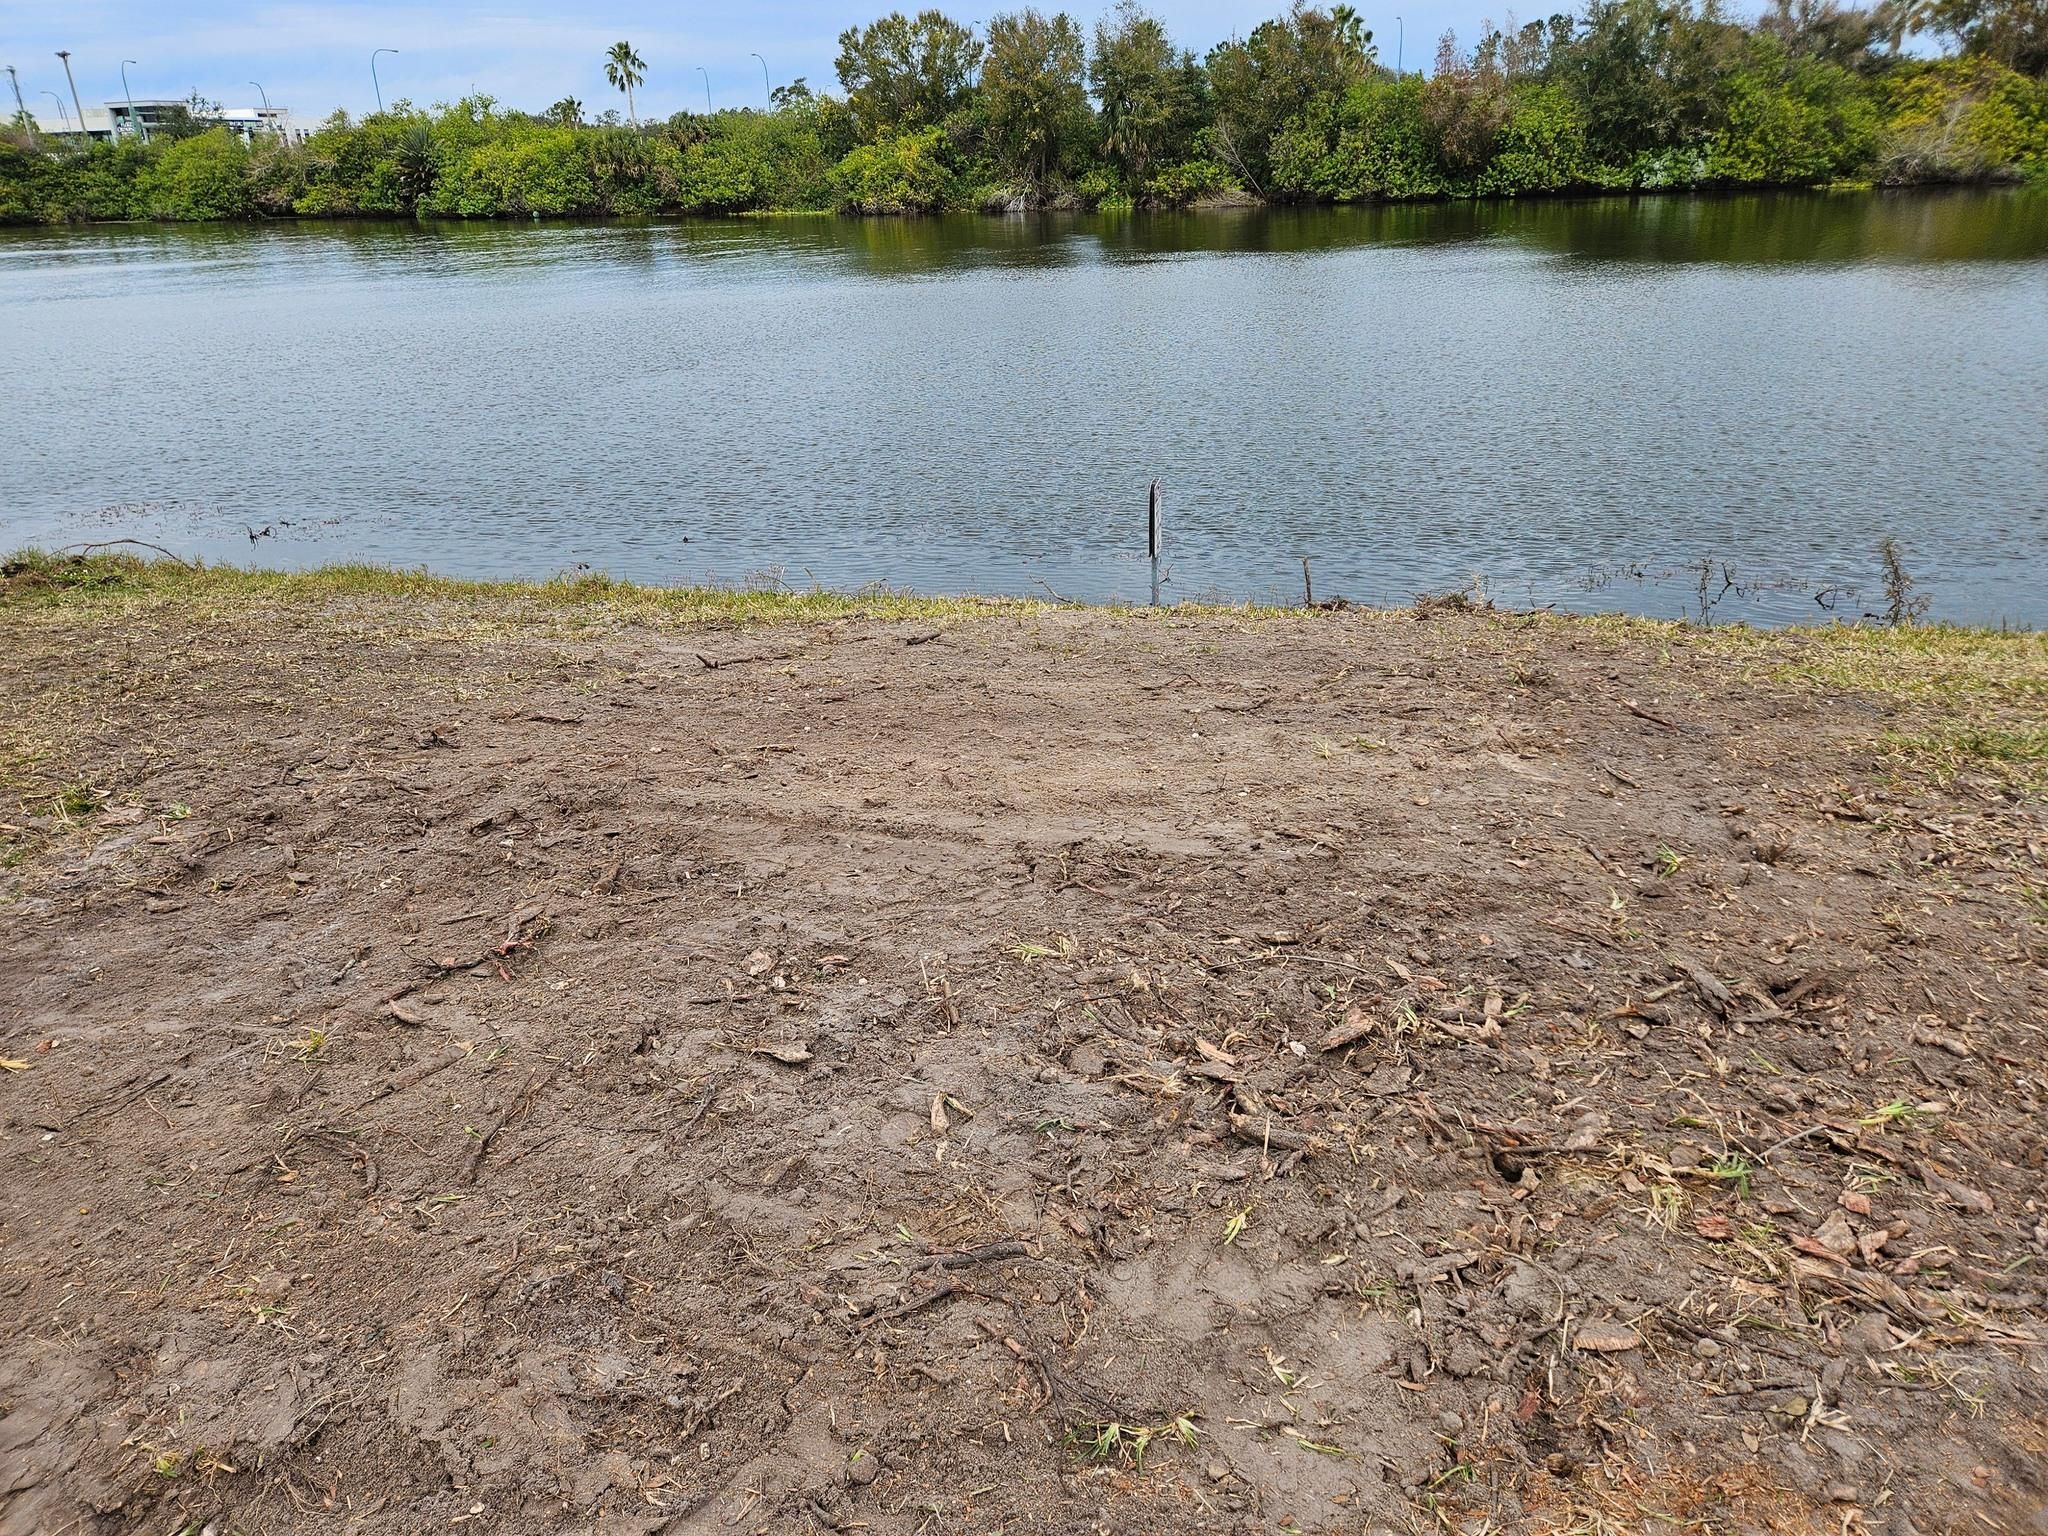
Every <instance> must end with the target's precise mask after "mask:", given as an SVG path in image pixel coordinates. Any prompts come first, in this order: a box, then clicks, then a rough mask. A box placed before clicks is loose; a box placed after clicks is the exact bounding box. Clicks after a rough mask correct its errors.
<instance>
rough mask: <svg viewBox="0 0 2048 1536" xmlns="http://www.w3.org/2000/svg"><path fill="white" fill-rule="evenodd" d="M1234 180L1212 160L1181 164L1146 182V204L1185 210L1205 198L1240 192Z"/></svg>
mask: <svg viewBox="0 0 2048 1536" xmlns="http://www.w3.org/2000/svg"><path fill="white" fill-rule="evenodd" d="M1239 190H1240V189H1239V187H1238V185H1237V181H1236V179H1235V178H1234V177H1233V176H1232V175H1231V174H1230V172H1228V171H1227V170H1225V169H1224V168H1223V167H1222V166H1220V165H1218V164H1217V163H1216V162H1215V161H1214V160H1183V161H1181V162H1180V164H1178V165H1169V166H1167V167H1166V168H1165V169H1164V170H1162V171H1160V172H1159V173H1158V174H1157V175H1156V176H1151V177H1148V178H1147V179H1146V182H1145V201H1146V202H1148V203H1151V204H1153V205H1154V206H1156V207H1160V208H1185V207H1187V205H1188V204H1190V203H1196V202H1200V201H1201V200H1202V199H1203V198H1205V197H1225V196H1229V195H1232V194H1235V193H1237V192H1239Z"/></svg>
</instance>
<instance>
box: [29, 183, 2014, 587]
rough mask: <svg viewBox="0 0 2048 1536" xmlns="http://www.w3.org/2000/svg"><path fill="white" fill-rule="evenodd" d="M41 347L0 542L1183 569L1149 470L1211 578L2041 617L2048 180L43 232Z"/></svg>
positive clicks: (329, 556)
mask: <svg viewBox="0 0 2048 1536" xmlns="http://www.w3.org/2000/svg"><path fill="white" fill-rule="evenodd" d="M0 343H4V345H0V354H4V356H5V358H6V364H7V372H8V375H9V380H8V385H7V389H6V392H5V394H4V395H0V549H5V548H12V547H16V546H19V545H23V544H28V543H37V544H41V545H44V546H46V547H55V546H59V545H69V544H76V543H80V542H83V541H88V540H100V539H111V538H116V537H131V538H139V539H145V540H148V541H150V542H152V543H158V544H162V545H164V546H165V547H167V548H170V549H173V550H176V551H178V552H179V553H180V554H184V555H199V556H204V557H206V558H209V559H214V560H232V561H236V562H253V563H258V564H264V565H306V564H318V563H324V562H330V561H337V560H368V561H375V562H379V563H385V564H397V565H407V566H412V565H423V566H426V567H428V568H430V569H432V570H434V571H437V572H441V573H445V574H451V575H470V576H520V577H535V576H547V575H551V574H554V573H557V572H560V571H564V570H572V569H578V568H582V567H589V568H592V569H596V570H601V571H607V572H610V573H612V574H614V575H618V576H623V577H630V578H634V579H638V580H645V581H656V582H668V583H682V582H727V583H734V584H743V583H747V582H775V581H781V582H786V583H788V584H790V585H792V586H809V585H811V584H813V583H817V584H821V585H824V586H827V587H834V588H842V589H846V588H857V587H861V586H863V585H866V584H870V583H883V584H886V585H888V586H890V587H892V588H900V589H911V590H916V591H924V592H1023V593H1039V594H1041V595H1042V594H1043V593H1044V592H1045V591H1047V590H1050V591H1053V592H1056V593H1058V594H1060V595H1061V596H1066V597H1076V598H1086V599H1095V600H1133V601H1142V600H1144V598H1145V595H1146V591H1147V584H1148V571H1147V564H1146V557H1145V501H1146V488H1147V485H1148V482H1150V481H1151V480H1153V479H1155V478H1156V479H1158V480H1159V481H1160V482H1161V483H1162V486H1163V497H1164V507H1165V516H1166V542H1167V559H1166V576H1167V588H1166V591H1167V595H1168V596H1169V597H1176V596H1177V597H1181V598H1212V599H1213V598H1231V599H1237V598H1259V599H1269V600H1281V601H1288V600H1294V599H1298V598H1299V596H1300V594H1301V562H1302V560H1303V559H1304V558H1307V559H1308V560H1310V561H1311V570H1312V573H1313V577H1314V583H1315V589H1316V595H1317V597H1319V598H1322V597H1330V596H1339V595H1341V596H1346V597H1349V598H1352V599H1354V600H1362V601H1366V600H1369V601H1406V600H1408V599H1409V598H1411V597H1413V596H1415V595H1416V594H1418V593H1423V592H1432V591H1442V590H1446V589H1449V588H1453V587H1461V586H1465V585H1467V584H1468V583H1470V582H1472V581H1473V580H1475V579H1477V580H1479V581H1481V582H1483V583H1484V584H1485V586H1486V588H1487V590H1488V591H1489V593H1490V594H1491V595H1492V596H1493V597H1494V598H1495V599H1496V600H1497V601H1500V602H1503V603H1508V604H1514V605H1535V604H1541V603H1556V604H1559V605H1562V606H1567V607H1576V608H1611V609H1624V610H1631V611H1636V612H1646V613H1656V614H1666V615H1678V614H1684V613H1688V612H1690V613H1692V614H1694V615H1695V616H1697V615H1698V614H1699V613H1700V612H1701V610H1702V605H1703V604H1704V606H1705V611H1706V613H1707V614H1708V616H1710V617H1712V618H1714V619H1716V620H1721V619H1734V618H1746V619H1753V620H1761V621H1787V620H1803V619H1824V618H1826V617H1828V616H1829V615H1830V614H1832V615H1835V616H1838V617H1855V616H1857V615H1858V614H1860V613H1862V612H1864V611H1867V610H1870V609H1872V608H1874V607H1877V606H1881V601H1882V599H1881V593H1880V590H1879V582H1878V570H1879V566H1878V557H1877V546H1878V542H1879V540H1880V539H1881V538H1883V537H1885V536H1887V535H1889V536H1892V537H1894V538H1896V539H1897V540H1898V543H1899V546H1900V548H1901V550H1902V552H1903V555H1904V558H1905V561H1906V564H1907V566H1908V567H1909V568H1910V570H1911V571H1912V572H1913V574H1914V575H1915V577H1916V578H1917V579H1918V581H1919V583H1920V587H1921V590H1922V591H1924V592H1925V593H1926V594H1927V595H1928V596H1929V597H1930V598H1931V600H1932V604H1933V612H1934V614H1935V615H1937V616H1940V617H1948V618H1954V619H1958V620H1968V621H1975V622H1988V623H2000V622H2007V623H2015V624H2027V625H2041V624H2043V623H2048V195H2043V194H2040V193H2026V192H1993V193H1986V192H1970V193H1963V192H1958V193H1946V194H1920V195H1900V196H1889V195H1856V196H1818V195H1816V196H1776V197H1743V198H1728V199H1692V198H1668V199H1645V200H1629V199H1606V200H1593V201H1570V202H1531V203H1514V204H1487V205H1449V206H1437V207H1396V208H1368V209H1323V210H1303V211H1287V210H1283V211H1233V212H1222V213H1199V214H1185V215H1156V216H1143V215H1140V216H1135V217H1128V216H1127V217H1105V218H1094V217H1063V218H1007V219H1004V218H984V217H975V216H969V217H959V218H947V219H934V220H923V221H893V220H872V221H855V220H846V219H832V218H788V219H762V220H750V221H734V222H686V223H646V224H612V225H552V226H550V225H532V226H506V225H433V226H426V227H416V226H412V225H402V226H401V225H391V224H350V225H342V224H325V223H307V224H303V225H269V226H254V227H240V226H238V227H233V228H221V227H208V228H157V227H142V226H112V227H100V228H93V229H86V230H76V231H51V230H33V231H20V230H16V231H0ZM265 529H268V530H270V531H269V532H268V533H267V534H266V533H264V532H263V530H265ZM252 532H253V533H255V534H256V537H254V538H252V537H251V534H252Z"/></svg>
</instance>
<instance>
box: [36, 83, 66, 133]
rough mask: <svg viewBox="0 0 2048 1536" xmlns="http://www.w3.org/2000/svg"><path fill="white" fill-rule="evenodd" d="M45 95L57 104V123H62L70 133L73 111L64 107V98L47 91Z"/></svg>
mask: <svg viewBox="0 0 2048 1536" xmlns="http://www.w3.org/2000/svg"><path fill="white" fill-rule="evenodd" d="M43 94H44V95H45V96H47V97H49V98H50V100H52V101H54V102H55V103H57V121H58V122H60V123H62V124H63V125H64V131H65V132H66V133H69V132H70V131H71V109H70V108H69V107H67V106H65V105H64V98H63V97H62V96H59V95H58V94H57V93H56V92H55V91H45V92H43Z"/></svg>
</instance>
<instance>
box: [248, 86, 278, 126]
mask: <svg viewBox="0 0 2048 1536" xmlns="http://www.w3.org/2000/svg"><path fill="white" fill-rule="evenodd" d="M249 83H250V84H251V85H253V86H255V87H256V94H257V95H258V96H261V97H262V98H263V110H264V112H265V113H268V112H269V111H270V92H268V91H266V90H265V89H263V82H262V81H261V80H251V81H250V82H249ZM270 126H271V128H272V130H273V131H274V132H275V133H276V134H277V136H278V137H279V138H280V139H282V138H283V137H284V125H283V124H282V123H280V122H278V121H277V119H276V118H272V119H271V120H270Z"/></svg>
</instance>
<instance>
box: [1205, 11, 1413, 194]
mask: <svg viewBox="0 0 2048 1536" xmlns="http://www.w3.org/2000/svg"><path fill="white" fill-rule="evenodd" d="M1356 19H1357V18H1356V15H1355V13H1354V14H1353V15H1352V17H1351V18H1350V22H1351V23H1355V22H1356ZM1372 56H1373V46H1372V37H1371V34H1370V33H1366V32H1365V31H1364V30H1363V28H1362V27H1357V28H1355V29H1354V27H1353V26H1352V25H1349V24H1340V22H1339V21H1338V20H1337V19H1336V18H1335V17H1334V16H1332V15H1331V14H1330V13H1329V12H1328V11H1323V10H1318V9H1316V8H1315V7H1313V6H1309V5H1304V4H1301V3H1299V0H1297V3H1296V5H1295V6H1294V8H1293V9H1292V10H1291V11H1289V12H1288V14H1287V15H1285V16H1282V17H1279V18H1277V19H1275V20H1273V21H1264V22H1261V23H1259V25H1258V26H1256V27H1254V28H1253V29H1252V35H1251V36H1250V37H1249V38H1247V39H1245V40H1244V41H1243V42H1239V41H1236V40H1234V39H1233V40H1232V41H1230V42H1227V43H1223V44H1220V45H1219V46H1217V47H1216V48H1213V49H1211V50H1210V52H1209V83H1210V87H1211V89H1212V90H1213V91H1214V92H1215V97H1216V139H1217V147H1218V149H1219V150H1220V151H1221V152H1222V154H1223V155H1224V156H1225V158H1227V159H1228V160H1229V161H1230V162H1231V165H1232V168H1233V169H1234V170H1236V171H1237V173H1238V174H1239V175H1241V176H1243V177H1245V178H1246V179H1247V180H1248V181H1249V182H1250V183H1251V184H1252V188H1253V190H1254V191H1258V190H1260V188H1261V186H1262V183H1263V182H1264V180H1265V177H1266V174H1267V171H1268V169H1269V162H1270V155H1271V151H1272V141H1273V136H1274V135H1275V134H1276V133H1278V132H1279V131H1280V130H1281V129H1282V128H1284V127H1285V126H1286V125H1287V124H1288V123H1289V122H1290V121H1291V120H1293V119H1294V118H1296V117H1298V116H1299V115H1300V114H1301V113H1302V112H1304V111H1305V110H1306V109H1307V108H1308V106H1309V104H1310V103H1311V102H1314V101H1317V100H1318V99H1320V98H1325V97H1341V96H1342V95H1343V94H1344V92H1345V91H1347V90H1348V89H1350V88H1351V87H1352V86H1353V85H1355V84H1357V83H1358V82H1359V81H1361V80H1363V79H1365V77H1366V76H1367V75H1368V74H1369V73H1370V72H1371V68H1372Z"/></svg>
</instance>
